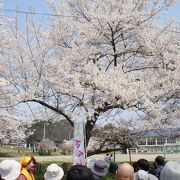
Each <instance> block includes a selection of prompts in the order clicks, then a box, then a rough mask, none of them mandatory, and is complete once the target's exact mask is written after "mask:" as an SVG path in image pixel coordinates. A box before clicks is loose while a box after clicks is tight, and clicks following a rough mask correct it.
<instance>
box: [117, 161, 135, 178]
mask: <svg viewBox="0 0 180 180" xmlns="http://www.w3.org/2000/svg"><path fill="white" fill-rule="evenodd" d="M116 176H117V178H118V180H133V178H134V169H133V167H132V166H131V165H130V164H128V163H123V164H120V165H119V167H118V170H117V172H116Z"/></svg>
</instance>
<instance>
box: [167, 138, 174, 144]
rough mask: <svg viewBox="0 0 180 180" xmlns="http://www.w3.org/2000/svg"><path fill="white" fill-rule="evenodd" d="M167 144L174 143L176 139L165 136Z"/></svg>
mask: <svg viewBox="0 0 180 180" xmlns="http://www.w3.org/2000/svg"><path fill="white" fill-rule="evenodd" d="M167 144H176V140H175V139H170V138H167Z"/></svg>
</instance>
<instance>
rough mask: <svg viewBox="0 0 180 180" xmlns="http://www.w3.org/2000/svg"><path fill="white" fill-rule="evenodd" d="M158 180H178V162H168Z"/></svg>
mask: <svg viewBox="0 0 180 180" xmlns="http://www.w3.org/2000/svg"><path fill="white" fill-rule="evenodd" d="M160 180H180V161H168V162H167V163H166V165H165V166H164V168H163V170H162V171H161V175H160Z"/></svg>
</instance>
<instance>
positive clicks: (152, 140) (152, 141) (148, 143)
mask: <svg viewBox="0 0 180 180" xmlns="http://www.w3.org/2000/svg"><path fill="white" fill-rule="evenodd" d="M147 145H156V141H155V138H148V140H147Z"/></svg>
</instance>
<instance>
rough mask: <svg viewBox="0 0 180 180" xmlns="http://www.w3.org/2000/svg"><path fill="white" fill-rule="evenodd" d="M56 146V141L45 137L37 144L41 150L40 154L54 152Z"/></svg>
mask: <svg viewBox="0 0 180 180" xmlns="http://www.w3.org/2000/svg"><path fill="white" fill-rule="evenodd" d="M55 148H56V145H55V143H54V141H51V140H50V139H43V140H42V141H41V142H39V143H38V145H37V150H38V151H39V153H40V154H43V153H48V154H51V152H53V151H54V149H55Z"/></svg>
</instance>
